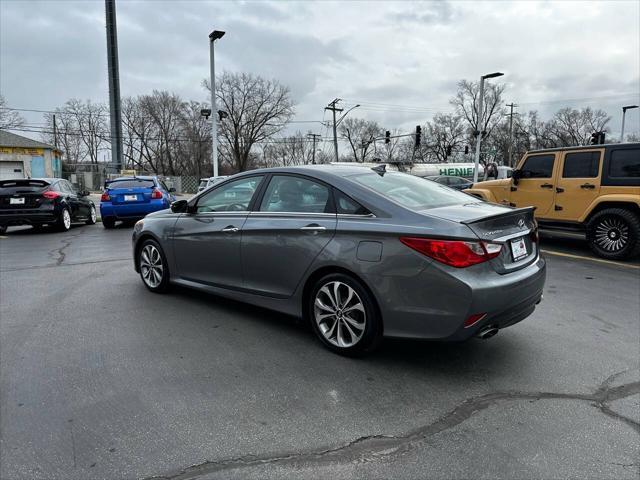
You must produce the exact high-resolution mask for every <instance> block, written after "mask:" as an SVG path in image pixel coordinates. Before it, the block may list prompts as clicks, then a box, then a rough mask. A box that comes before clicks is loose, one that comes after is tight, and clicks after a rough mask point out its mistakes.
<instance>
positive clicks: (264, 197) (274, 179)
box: [133, 166, 546, 355]
mask: <svg viewBox="0 0 640 480" xmlns="http://www.w3.org/2000/svg"><path fill="white" fill-rule="evenodd" d="M133 256H134V264H135V269H136V271H138V272H139V273H140V276H141V278H142V281H143V282H144V285H145V286H146V287H147V288H148V289H149V290H151V291H152V292H164V291H166V290H167V289H168V287H169V286H170V284H177V285H183V286H187V287H191V288H196V289H199V290H203V291H206V292H210V293H213V294H216V295H221V296H225V297H230V298H233V299H236V300H240V301H243V302H247V303H252V304H255V305H259V306H262V307H266V308H269V309H273V310H277V311H280V312H283V313H286V314H291V315H296V316H299V317H302V318H304V319H305V320H306V321H308V322H309V323H310V325H311V326H312V328H313V330H314V331H315V333H316V335H317V336H318V338H319V339H320V340H321V341H322V343H323V344H324V345H326V346H327V347H328V348H330V349H331V350H333V351H335V352H338V353H342V354H347V355H354V354H361V353H363V352H368V351H371V350H373V349H374V348H375V347H376V346H377V345H378V344H379V342H380V340H381V339H382V337H383V336H388V337H409V338H420V339H437V340H464V339H467V338H469V337H472V336H479V337H482V338H488V337H490V336H492V335H494V334H495V333H497V332H498V330H499V329H502V328H504V327H508V326H510V325H513V324H514V323H516V322H519V321H520V320H522V319H524V318H526V317H527V316H529V315H530V314H531V313H532V312H533V311H534V308H535V305H536V304H537V303H539V302H540V300H541V299H542V289H543V286H544V281H545V274H546V269H545V262H544V260H543V259H542V258H541V257H540V254H539V250H538V236H537V225H536V222H535V220H534V217H533V209H531V208H519V209H515V208H510V207H505V206H500V205H494V204H490V203H485V202H482V201H480V200H477V199H473V198H470V197H469V196H468V195H465V194H463V193H460V192H457V191H455V190H453V189H450V188H448V187H446V186H443V185H439V184H437V183H434V182H425V181H424V180H423V179H421V178H418V177H414V176H411V175H406V174H404V173H398V172H386V171H385V170H384V168H383V167H375V168H373V169H371V168H366V167H356V166H354V167H345V166H308V167H292V168H274V169H263V170H253V171H249V172H244V173H242V174H238V175H235V176H232V177H229V178H227V179H226V180H225V181H224V182H222V183H220V184H219V185H217V186H215V187H213V188H211V189H209V190H207V191H206V192H203V193H201V194H200V195H197V196H195V197H194V198H192V199H191V200H189V201H186V200H180V201H177V202H174V203H173V204H172V206H171V209H170V210H163V211H160V212H156V213H152V214H150V215H148V216H147V217H145V218H144V219H143V220H141V221H139V222H138V223H137V224H136V226H135V228H134V232H133Z"/></svg>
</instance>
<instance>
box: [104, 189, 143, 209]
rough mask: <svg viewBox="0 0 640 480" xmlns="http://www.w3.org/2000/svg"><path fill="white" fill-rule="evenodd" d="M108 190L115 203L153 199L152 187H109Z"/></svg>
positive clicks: (134, 202) (112, 201) (131, 202)
mask: <svg viewBox="0 0 640 480" xmlns="http://www.w3.org/2000/svg"><path fill="white" fill-rule="evenodd" d="M107 192H108V193H109V196H110V197H111V203H113V204H114V205H121V204H136V203H149V202H150V201H151V193H153V189H152V188H145V187H136V188H108V189H107Z"/></svg>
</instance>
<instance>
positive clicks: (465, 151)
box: [464, 145, 469, 155]
mask: <svg viewBox="0 0 640 480" xmlns="http://www.w3.org/2000/svg"><path fill="white" fill-rule="evenodd" d="M464 154H465V155H469V145H465V146H464Z"/></svg>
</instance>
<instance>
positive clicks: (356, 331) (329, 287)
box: [313, 281, 367, 348]
mask: <svg viewBox="0 0 640 480" xmlns="http://www.w3.org/2000/svg"><path fill="white" fill-rule="evenodd" d="M313 311H314V318H315V321H316V324H317V325H318V329H319V330H320V333H322V335H323V337H324V338H325V339H326V340H327V341H328V342H329V343H331V344H332V345H334V346H336V347H340V348H349V347H352V346H354V345H355V344H356V343H358V342H359V341H360V339H361V338H362V336H363V335H364V332H365V329H366V325H367V315H366V312H365V308H364V304H363V303H362V300H361V299H360V296H359V295H358V293H357V292H356V291H355V290H354V289H353V288H352V287H351V286H349V285H347V284H346V283H344V282H340V281H331V282H328V283H326V284H324V285H323V286H322V287H321V288H320V289H319V290H318V292H317V293H316V297H315V299H314V304H313Z"/></svg>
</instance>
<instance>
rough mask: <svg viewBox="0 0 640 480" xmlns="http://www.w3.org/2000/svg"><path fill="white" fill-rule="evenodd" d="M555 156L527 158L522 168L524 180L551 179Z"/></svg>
mask: <svg viewBox="0 0 640 480" xmlns="http://www.w3.org/2000/svg"><path fill="white" fill-rule="evenodd" d="M555 159H556V156H555V155H553V154H552V155H532V156H530V157H527V159H526V160H525V161H524V165H523V166H522V169H521V171H522V175H521V177H522V178H551V177H552V176H553V162H554V161H555Z"/></svg>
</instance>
